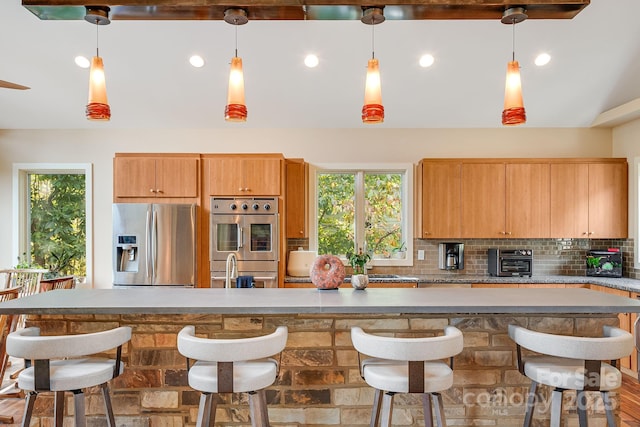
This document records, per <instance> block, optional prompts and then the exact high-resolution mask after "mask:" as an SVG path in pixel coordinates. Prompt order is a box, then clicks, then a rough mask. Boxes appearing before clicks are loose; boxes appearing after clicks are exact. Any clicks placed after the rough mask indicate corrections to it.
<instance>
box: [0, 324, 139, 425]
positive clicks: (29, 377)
mask: <svg viewBox="0 0 640 427" xmlns="http://www.w3.org/2000/svg"><path fill="white" fill-rule="evenodd" d="M130 339H131V328H130V327H128V326H121V327H119V328H114V329H111V330H108V331H102V332H94V333H88V334H78V335H57V336H40V329H38V328H26V329H20V330H17V331H15V332H13V333H11V334H10V335H9V336H8V337H7V354H9V355H11V356H14V357H20V358H23V359H25V360H30V361H32V364H31V366H28V367H27V368H26V369H24V370H23V371H22V372H20V375H19V376H18V387H20V388H21V389H22V390H25V391H28V392H29V393H28V394H27V398H26V403H25V411H24V416H23V418H22V425H23V427H26V426H29V425H30V422H31V417H32V415H33V408H34V406H35V401H36V399H37V397H38V394H39V393H40V392H42V391H51V392H54V393H55V403H54V419H55V425H56V427H62V425H63V421H64V392H66V391H72V392H73V393H74V413H75V414H74V415H75V425H76V426H80V427H84V426H85V425H86V420H85V407H84V394H83V392H82V389H85V388H88V387H100V388H101V389H102V395H103V397H104V404H105V414H106V416H107V425H108V426H110V427H115V425H116V424H115V417H114V415H113V409H112V408H111V398H110V397H109V389H108V387H107V383H108V381H109V380H111V379H113V378H115V377H117V376H118V375H120V374H121V373H122V372H123V371H124V363H123V362H122V360H121V357H122V346H123V345H124V344H125V343H126V342H128V341H129V340H130ZM112 349H117V350H116V356H115V359H109V358H106V357H99V356H91V355H94V354H98V353H103V352H107V351H110V350H112ZM116 368H117V369H116Z"/></svg>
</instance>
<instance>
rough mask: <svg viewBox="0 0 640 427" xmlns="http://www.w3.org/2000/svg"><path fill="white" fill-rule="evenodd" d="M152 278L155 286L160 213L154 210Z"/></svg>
mask: <svg viewBox="0 0 640 427" xmlns="http://www.w3.org/2000/svg"><path fill="white" fill-rule="evenodd" d="M151 227H152V228H151V232H152V235H151V276H152V279H153V281H152V282H151V284H154V283H153V282H155V278H156V269H157V268H158V213H157V212H156V211H155V209H154V210H153V216H152V226H151Z"/></svg>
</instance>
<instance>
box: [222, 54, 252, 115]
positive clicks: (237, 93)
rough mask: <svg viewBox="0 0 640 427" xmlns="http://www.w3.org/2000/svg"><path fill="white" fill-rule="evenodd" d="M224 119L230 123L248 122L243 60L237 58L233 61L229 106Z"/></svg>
mask: <svg viewBox="0 0 640 427" xmlns="http://www.w3.org/2000/svg"><path fill="white" fill-rule="evenodd" d="M224 119H225V120H226V121H228V122H246V121H247V106H246V104H245V102H244V75H243V73H242V58H238V57H237V56H234V57H233V58H232V59H231V71H230V73H229V91H228V93H227V106H226V107H225V109H224Z"/></svg>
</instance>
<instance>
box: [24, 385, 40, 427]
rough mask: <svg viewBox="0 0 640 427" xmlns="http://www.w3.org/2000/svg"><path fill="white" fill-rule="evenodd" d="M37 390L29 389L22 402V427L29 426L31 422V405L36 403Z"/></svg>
mask: <svg viewBox="0 0 640 427" xmlns="http://www.w3.org/2000/svg"><path fill="white" fill-rule="evenodd" d="M37 397H38V392H36V391H30V392H29V394H27V398H26V399H25V402H24V415H23V416H22V427H29V425H30V424H31V416H32V415H33V406H34V405H35V404H36V398H37Z"/></svg>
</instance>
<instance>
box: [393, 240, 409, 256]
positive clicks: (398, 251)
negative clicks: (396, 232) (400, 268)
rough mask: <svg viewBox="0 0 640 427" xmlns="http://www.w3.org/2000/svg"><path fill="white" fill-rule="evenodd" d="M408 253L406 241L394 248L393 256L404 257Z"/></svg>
mask: <svg viewBox="0 0 640 427" xmlns="http://www.w3.org/2000/svg"><path fill="white" fill-rule="evenodd" d="M406 255H407V248H406V246H405V245H404V242H402V244H401V245H400V246H398V247H397V248H393V258H395V259H404V258H405V257H406Z"/></svg>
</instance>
